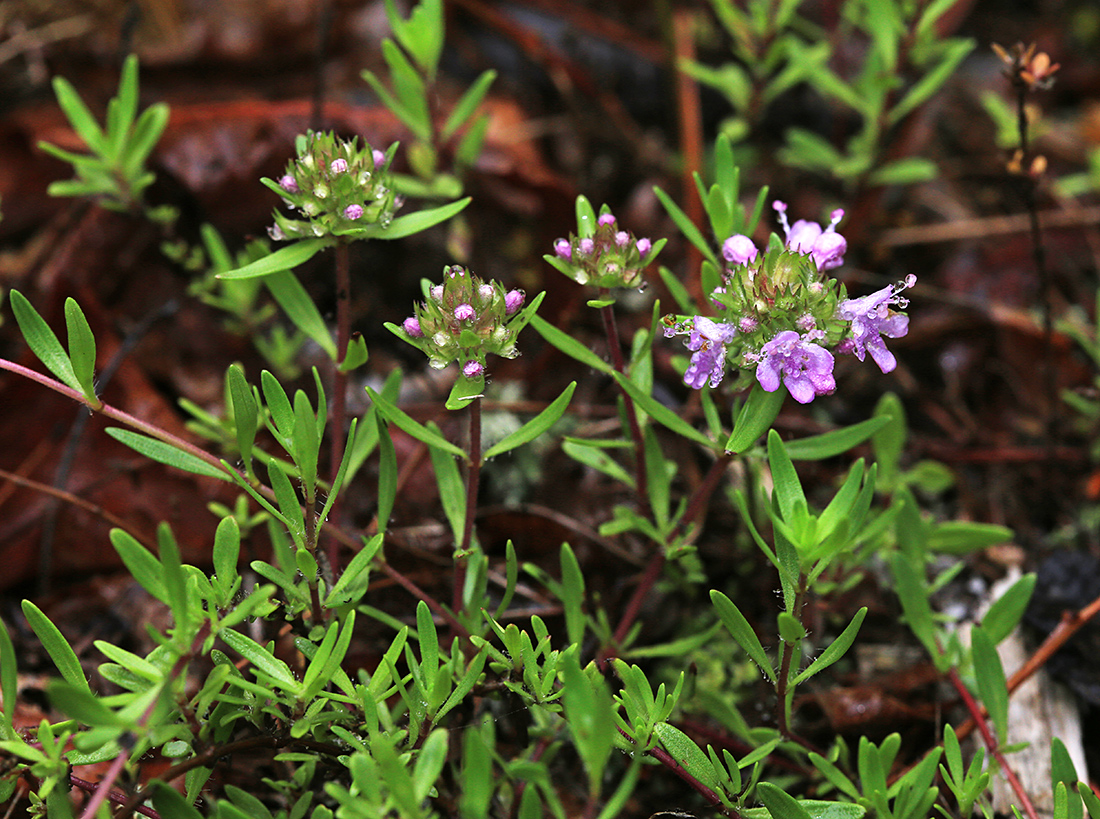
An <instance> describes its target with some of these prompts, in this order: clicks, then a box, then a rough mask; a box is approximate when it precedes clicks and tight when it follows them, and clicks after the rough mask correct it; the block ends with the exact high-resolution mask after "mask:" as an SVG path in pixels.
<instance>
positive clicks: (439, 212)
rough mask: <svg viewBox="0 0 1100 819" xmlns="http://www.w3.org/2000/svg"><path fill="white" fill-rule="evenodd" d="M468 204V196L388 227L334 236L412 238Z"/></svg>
mask: <svg viewBox="0 0 1100 819" xmlns="http://www.w3.org/2000/svg"><path fill="white" fill-rule="evenodd" d="M468 204H470V197H469V196H467V197H466V198H465V199H459V200H458V201H457V202H451V203H449V204H446V205H440V206H439V207H437V208H428V209H426V210H418V211H416V212H415V213H407V214H405V215H404V216H398V217H397V218H396V219H394V220H393V221H392V222H390V224H389V227H382V226H381V225H379V224H373V225H369V226H367V227H365V228H348V229H346V230H339V231H336V234H337V235H338V236H346V237H347V238H349V239H404V238H405V237H406V236H412V235H413V234H415V233H420V232H422V231H425V230H427V229H428V228H430V227H435V226H436V225H438V224H439V223H440V222H446V221H447V220H448V219H450V218H451V217H452V216H454V215H455V214H457V213H459V212H461V211H462V209H463V208H465V207H466V206H467V205H468Z"/></svg>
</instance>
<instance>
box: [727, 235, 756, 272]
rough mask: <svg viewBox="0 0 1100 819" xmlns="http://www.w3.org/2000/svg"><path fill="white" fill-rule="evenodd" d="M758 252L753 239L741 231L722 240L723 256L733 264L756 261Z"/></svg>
mask: <svg viewBox="0 0 1100 819" xmlns="http://www.w3.org/2000/svg"><path fill="white" fill-rule="evenodd" d="M757 253H758V251H757V249H756V245H754V244H753V243H752V239H750V238H749V237H748V236H745V235H744V234H741V233H735V234H734V235H733V236H730V237H729V238H728V239H726V241H724V242H722V258H723V259H725V260H726V261H727V262H730V263H731V264H748V263H749V262H755V261H756V254H757Z"/></svg>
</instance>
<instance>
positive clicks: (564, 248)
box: [554, 239, 573, 259]
mask: <svg viewBox="0 0 1100 819" xmlns="http://www.w3.org/2000/svg"><path fill="white" fill-rule="evenodd" d="M554 252H555V253H556V254H557V255H558V258H560V259H570V258H572V257H573V247H572V245H570V244H569V240H568V239H558V240H557V241H556V242H554Z"/></svg>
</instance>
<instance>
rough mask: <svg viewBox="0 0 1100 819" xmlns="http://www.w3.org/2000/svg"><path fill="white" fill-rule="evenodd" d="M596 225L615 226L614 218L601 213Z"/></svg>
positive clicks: (608, 214)
mask: <svg viewBox="0 0 1100 819" xmlns="http://www.w3.org/2000/svg"><path fill="white" fill-rule="evenodd" d="M596 224H598V225H613V224H615V217H614V216H613V215H612V214H610V213H601V214H600V218H599V219H597V220H596Z"/></svg>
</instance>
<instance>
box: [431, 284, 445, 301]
mask: <svg viewBox="0 0 1100 819" xmlns="http://www.w3.org/2000/svg"><path fill="white" fill-rule="evenodd" d="M431 294H432V301H434V302H440V301H443V285H441V284H437V285H436V286H435V287H433V288H432V289H431Z"/></svg>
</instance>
